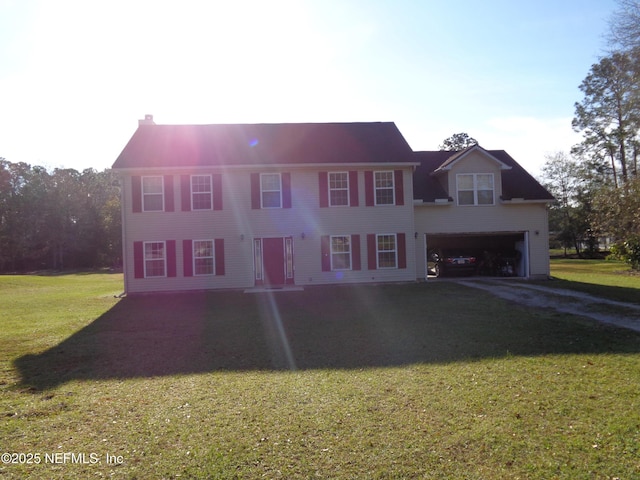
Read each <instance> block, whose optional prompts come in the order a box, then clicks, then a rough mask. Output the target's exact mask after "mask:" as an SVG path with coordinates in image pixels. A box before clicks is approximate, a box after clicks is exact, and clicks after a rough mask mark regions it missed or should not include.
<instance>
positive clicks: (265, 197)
mask: <svg viewBox="0 0 640 480" xmlns="http://www.w3.org/2000/svg"><path fill="white" fill-rule="evenodd" d="M260 198H261V205H262V208H281V207H282V178H281V177H280V174H279V173H261V174H260Z"/></svg>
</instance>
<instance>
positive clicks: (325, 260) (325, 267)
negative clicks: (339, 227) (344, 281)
mask: <svg viewBox="0 0 640 480" xmlns="http://www.w3.org/2000/svg"><path fill="white" fill-rule="evenodd" d="M320 256H321V259H322V260H321V261H322V271H323V272H330V271H331V237H329V235H322V236H321V237H320Z"/></svg>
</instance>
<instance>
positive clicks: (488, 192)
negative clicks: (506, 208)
mask: <svg viewBox="0 0 640 480" xmlns="http://www.w3.org/2000/svg"><path fill="white" fill-rule="evenodd" d="M456 179H457V186H458V205H493V204H494V200H493V199H494V194H493V192H494V187H493V173H459V174H458V175H456Z"/></svg>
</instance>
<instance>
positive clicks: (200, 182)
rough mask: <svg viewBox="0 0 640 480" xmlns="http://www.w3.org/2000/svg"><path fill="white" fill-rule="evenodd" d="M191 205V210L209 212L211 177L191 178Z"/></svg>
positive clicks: (211, 202)
mask: <svg viewBox="0 0 640 480" xmlns="http://www.w3.org/2000/svg"><path fill="white" fill-rule="evenodd" d="M191 205H192V210H211V208H212V206H213V194H212V185H211V175H192V176H191Z"/></svg>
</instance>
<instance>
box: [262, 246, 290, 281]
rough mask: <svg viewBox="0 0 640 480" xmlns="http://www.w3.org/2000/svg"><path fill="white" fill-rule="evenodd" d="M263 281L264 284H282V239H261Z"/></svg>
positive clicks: (283, 276) (283, 274)
mask: <svg viewBox="0 0 640 480" xmlns="http://www.w3.org/2000/svg"><path fill="white" fill-rule="evenodd" d="M262 251H263V264H264V283H265V285H284V279H285V271H284V270H285V263H284V239H283V238H263V239H262Z"/></svg>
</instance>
